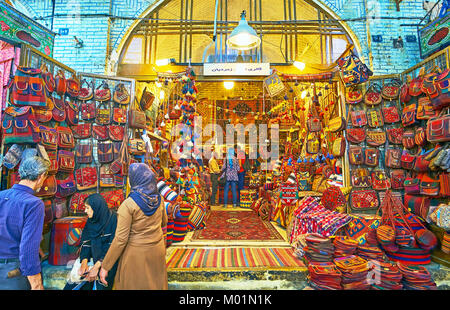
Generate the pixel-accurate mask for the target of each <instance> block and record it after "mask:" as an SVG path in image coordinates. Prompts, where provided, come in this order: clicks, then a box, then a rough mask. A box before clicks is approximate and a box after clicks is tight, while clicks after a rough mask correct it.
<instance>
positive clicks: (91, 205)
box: [64, 194, 117, 290]
mask: <svg viewBox="0 0 450 310" xmlns="http://www.w3.org/2000/svg"><path fill="white" fill-rule="evenodd" d="M84 205H85V212H86V214H87V215H88V220H87V222H86V225H85V227H84V229H83V232H82V233H81V251H80V261H81V267H80V269H79V275H80V276H82V277H83V278H84V280H85V281H86V283H85V284H84V285H83V286H82V287H81V289H82V290H92V288H93V285H94V281H95V280H96V279H97V276H98V273H99V271H100V267H101V265H102V261H103V259H104V257H105V255H106V252H107V251H108V249H109V247H110V245H111V242H112V240H113V239H114V234H115V232H116V227H117V215H116V214H115V213H113V212H112V211H111V210H110V209H109V208H108V205H107V203H106V201H105V198H103V196H102V195H100V194H92V195H90V196H89V197H87V198H86V200H85V202H84ZM91 259H92V260H93V263H94V266H93V267H92V268H91V269H90V270H89V266H88V262H89V261H90V260H91ZM116 269H117V264H115V265H114V266H113V267H112V269H111V272H110V273H109V275H108V278H107V282H108V284H109V285H108V286H107V287H105V286H103V285H97V290H104V289H111V288H112V285H113V283H114V276H115V274H116ZM77 285H78V284H77V283H67V284H66V287H65V288H64V289H65V290H71V289H73V288H74V287H75V286H77Z"/></svg>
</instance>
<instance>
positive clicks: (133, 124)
mask: <svg viewBox="0 0 450 310" xmlns="http://www.w3.org/2000/svg"><path fill="white" fill-rule="evenodd" d="M133 105H134V104H132V105H131V108H130V110H128V126H129V127H130V128H137V129H145V128H146V127H147V119H146V117H145V113H144V112H141V111H138V110H136V109H134V108H133Z"/></svg>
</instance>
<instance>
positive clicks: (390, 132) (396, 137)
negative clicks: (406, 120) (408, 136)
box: [386, 127, 404, 144]
mask: <svg viewBox="0 0 450 310" xmlns="http://www.w3.org/2000/svg"><path fill="white" fill-rule="evenodd" d="M386 132H387V136H388V140H389V143H392V144H402V139H403V133H404V130H403V127H399V128H388V129H387V130H386Z"/></svg>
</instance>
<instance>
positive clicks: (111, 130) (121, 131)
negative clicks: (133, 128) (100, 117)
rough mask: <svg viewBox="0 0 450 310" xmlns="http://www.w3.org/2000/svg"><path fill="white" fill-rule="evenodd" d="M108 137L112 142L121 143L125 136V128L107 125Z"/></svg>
mask: <svg viewBox="0 0 450 310" xmlns="http://www.w3.org/2000/svg"><path fill="white" fill-rule="evenodd" d="M108 135H109V138H110V139H111V140H112V141H122V140H123V138H124V135H125V127H123V126H119V125H109V126H108Z"/></svg>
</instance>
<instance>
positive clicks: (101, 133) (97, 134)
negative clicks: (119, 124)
mask: <svg viewBox="0 0 450 310" xmlns="http://www.w3.org/2000/svg"><path fill="white" fill-rule="evenodd" d="M92 133H93V136H94V139H95V140H97V141H105V140H108V138H109V136H108V127H107V126H99V125H93V126H92Z"/></svg>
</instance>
